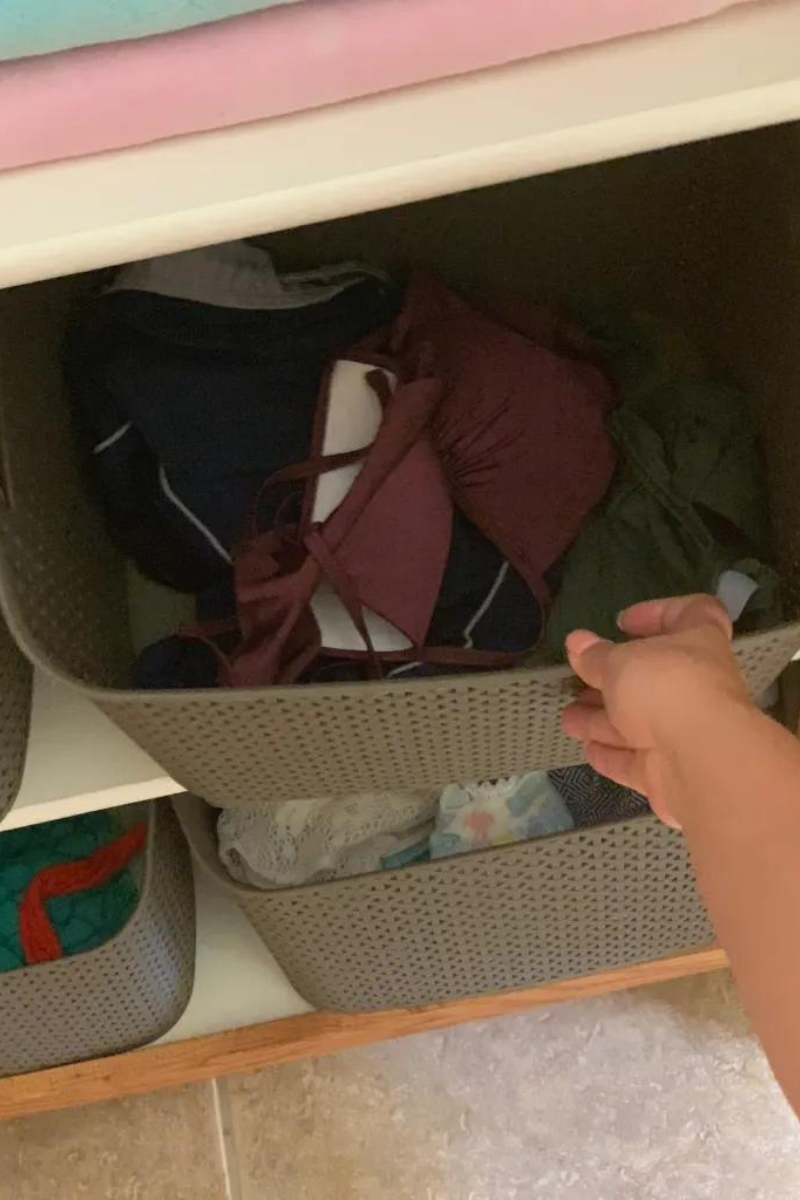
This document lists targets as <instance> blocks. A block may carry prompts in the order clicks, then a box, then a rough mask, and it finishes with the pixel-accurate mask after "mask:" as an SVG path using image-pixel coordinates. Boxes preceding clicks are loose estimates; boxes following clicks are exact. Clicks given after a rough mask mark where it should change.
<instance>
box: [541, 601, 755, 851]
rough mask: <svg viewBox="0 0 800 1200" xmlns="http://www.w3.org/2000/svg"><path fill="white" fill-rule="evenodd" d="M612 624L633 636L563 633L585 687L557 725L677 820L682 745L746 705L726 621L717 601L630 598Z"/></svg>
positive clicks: (592, 759)
mask: <svg viewBox="0 0 800 1200" xmlns="http://www.w3.org/2000/svg"><path fill="white" fill-rule="evenodd" d="M619 627H620V629H621V630H622V631H623V633H626V634H628V636H629V637H630V638H632V639H638V640H632V641H629V642H625V643H623V644H617V643H615V642H609V641H606V640H604V639H603V638H599V637H597V635H596V634H594V633H591V632H589V631H587V630H576V631H575V632H574V633H571V634H570V635H569V637H568V638H567V640H566V648H567V657H568V659H569V662H570V665H571V667H572V669H573V671H575V673H576V675H578V676H579V677H580V678H581V679H582V680H583V682H584V683H585V684H587V685H588V686H587V688H586V690H585V691H584V692H583V693H582V694H581V695H580V696H579V698H578V700H577V702H576V703H574V704H570V705H569V706H568V707H567V709H566V710H565V712H564V718H563V723H564V730H565V732H566V733H567V734H568V735H569V736H570V737H574V738H576V739H577V740H578V741H580V742H583V743H584V745H585V748H586V758H587V761H588V762H589V763H590V764H591V766H593V767H594V768H595V770H597V771H599V772H600V774H601V775H607V776H608V777H609V778H610V779H614V780H616V782H617V783H621V784H623V785H624V786H626V787H630V788H634V789H635V790H636V791H638V792H642V793H643V794H644V795H646V796H647V798H648V800H649V801H650V804H651V805H652V808H653V810H654V812H655V813H656V814H657V815H658V816H659V817H660V818H661V820H662V821H664V822H665V823H666V824H668V825H672V826H673V827H675V828H680V824H681V820H680V814H679V812H678V811H676V804H675V797H676V791H677V790H678V789H676V788H675V787H674V786H673V784H674V775H675V769H676V764H678V763H679V757H680V753H681V746H682V745H683V746H685V745H686V739H694V740H695V741H696V740H697V739H701V738H703V736H704V725H706V724H707V722H708V720H709V718H710V716H711V714H713V713H716V712H718V711H719V710H720V709H725V708H726V707H728V706H729V705H731V704H733V705H748V704H749V703H750V702H749V699H748V695H747V688H746V687H745V683H744V680H743V678H742V675H741V672H740V671H739V667H738V664H737V662H736V659H735V657H734V655H733V651H732V649H731V638H732V634H733V631H732V627H731V622H730V620H729V618H728V615H727V613H726V612H725V609H724V608H723V607H722V605H721V604H720V603H719V601H717V600H715V599H714V598H713V597H712V596H703V595H697V596H680V597H676V598H674V599H670V600H649V601H645V602H644V603H643V604H635V605H633V607H632V608H628V609H626V610H625V611H624V612H623V613H621V614H620V617H619Z"/></svg>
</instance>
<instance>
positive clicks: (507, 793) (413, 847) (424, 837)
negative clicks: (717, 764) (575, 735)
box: [217, 766, 649, 889]
mask: <svg viewBox="0 0 800 1200" xmlns="http://www.w3.org/2000/svg"><path fill="white" fill-rule="evenodd" d="M648 811H649V808H648V804H647V801H646V800H645V799H644V797H643V796H640V795H639V794H638V793H637V792H632V791H629V790H628V789H626V788H623V787H620V786H619V785H618V784H615V783H611V782H610V781H609V780H608V779H604V778H603V777H602V776H601V775H598V774H597V773H596V772H595V771H593V770H592V768H591V767H588V766H579V767H569V768H567V769H565V770H561V771H551V772H550V773H549V774H547V773H545V772H544V771H532V772H530V773H529V774H527V775H521V776H511V777H510V778H508V779H498V780H494V781H493V782H491V783H476V784H466V785H465V784H451V785H450V786H448V787H446V788H444V789H443V791H442V792H441V793H439V794H437V793H436V792H378V793H373V794H371V795H362V796H346V797H342V796H338V797H336V798H329V799H325V800H297V801H289V802H287V803H284V804H269V803H268V804H264V805H257V806H254V807H249V808H239V809H230V810H226V811H224V812H221V813H220V814H219V817H218V819H217V834H218V838H219V854H220V859H221V861H222V863H223V865H224V866H225V868H226V869H227V870H228V872H229V873H230V875H231V876H232V877H233V878H234V879H236V880H237V881H238V882H239V883H245V884H248V885H249V886H251V887H258V888H264V889H274V888H283V887H297V886H298V885H300V884H304V883H325V882H328V881H329V880H332V879H345V878H348V877H350V876H354V875H365V874H368V873H369V872H372V871H392V870H397V869H398V868H400V867H407V866H411V865H413V864H416V863H422V862H429V861H431V860H436V859H441V858H448V857H450V856H451V855H454V854H465V853H468V852H469V851H474V850H489V849H492V848H496V847H499V846H507V845H510V844H512V843H514V842H522V841H529V840H531V839H533V838H540V837H545V836H548V835H551V834H556V833H566V832H567V831H568V830H570V829H579V828H585V827H587V826H591V825H597V824H603V823H606V822H610V821H622V820H630V819H632V818H635V817H639V816H642V815H644V814H645V813H647V812H648Z"/></svg>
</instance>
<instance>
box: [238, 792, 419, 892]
mask: <svg viewBox="0 0 800 1200" xmlns="http://www.w3.org/2000/svg"><path fill="white" fill-rule="evenodd" d="M435 812H436V795H435V793H425V792H374V793H372V794H370V795H361V796H345V797H338V798H337V799H335V800H334V799H330V798H327V799H320V800H292V801H289V802H287V803H283V804H264V805H259V806H258V807H250V808H235V809H228V810H225V811H223V812H221V813H220V815H219V818H218V821H217V836H218V838H219V854H220V858H221V860H222V863H223V865H224V866H225V867H226V868H227V870H228V871H229V873H230V874H231V876H232V877H233V878H234V879H237V880H238V881H239V882H240V883H247V884H249V885H250V886H252V887H259V888H281V887H295V886H297V885H299V884H303V883H323V882H325V881H326V880H330V879H343V878H346V877H347V876H351V875H364V874H368V873H369V872H371V871H379V870H381V869H382V868H383V867H397V866H404V865H406V864H407V863H409V862H414V861H419V860H420V859H422V858H425V857H427V854H428V838H429V836H430V833H431V831H432V829H433V817H434V814H435Z"/></svg>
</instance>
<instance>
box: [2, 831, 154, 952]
mask: <svg viewBox="0 0 800 1200" xmlns="http://www.w3.org/2000/svg"><path fill="white" fill-rule="evenodd" d="M145 836H146V826H145V825H144V824H140V825H135V826H132V827H131V828H129V829H127V830H126V829H123V826H122V824H121V823H120V821H119V818H118V817H117V816H116V815H115V814H113V813H109V812H96V813H86V814H83V815H81V816H78V817H67V818H65V819H64V820H62V821H50V822H47V823H46V824H43V825H31V826H27V827H26V828H24V829H14V830H10V831H9V832H8V833H3V834H0V971H13V970H17V969H18V968H20V967H24V966H30V965H33V964H35V963H40V962H47V961H50V960H52V959H56V958H60V957H62V956H63V955H72V954H82V953H84V952H86V951H88V950H94V949H96V948H97V947H98V946H101V945H103V943H105V942H107V941H108V940H109V939H110V938H112V937H113V936H114V935H115V934H116V933H118V932H119V930H120V929H122V927H123V925H124V924H125V923H126V921H127V920H128V919H129V917H131V916H132V915H133V912H134V910H135V908H136V905H137V903H138V889H137V887H136V884H135V882H134V879H133V876H132V874H131V872H130V871H129V870H128V869H127V868H128V866H129V864H130V863H131V862H132V861H133V860H134V859H135V858H136V856H137V855H138V854H139V853H140V852H141V850H142V848H143V846H144V842H145Z"/></svg>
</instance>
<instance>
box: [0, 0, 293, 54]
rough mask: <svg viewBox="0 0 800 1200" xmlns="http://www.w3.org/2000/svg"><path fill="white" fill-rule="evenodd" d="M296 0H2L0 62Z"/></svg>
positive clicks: (254, 10)
mask: <svg viewBox="0 0 800 1200" xmlns="http://www.w3.org/2000/svg"><path fill="white" fill-rule="evenodd" d="M293 2H295V3H296V0H0V61H4V60H6V59H12V58H25V57H27V56H28V55H30V54H48V53H50V52H52V51H54V50H66V49H69V48H71V47H73V46H89V45H92V44H94V43H95V42H120V41H126V40H127V39H129V38H139V37H145V36H146V35H148V34H151V33H168V32H170V31H172V30H175V29H188V28H189V27H191V26H192V25H203V24H205V22H207V21H218V20H220V19H221V18H223V17H237V16H241V14H242V13H250V12H257V11H259V10H260V9H263V8H274V7H276V6H277V5H278V4H286V3H293Z"/></svg>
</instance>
